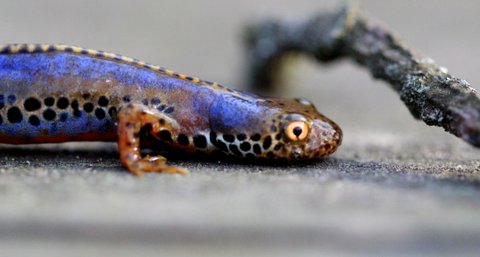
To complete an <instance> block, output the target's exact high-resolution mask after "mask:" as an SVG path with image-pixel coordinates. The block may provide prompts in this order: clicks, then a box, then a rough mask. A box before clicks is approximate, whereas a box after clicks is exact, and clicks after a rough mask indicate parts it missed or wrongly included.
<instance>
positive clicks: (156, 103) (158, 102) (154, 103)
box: [150, 97, 160, 105]
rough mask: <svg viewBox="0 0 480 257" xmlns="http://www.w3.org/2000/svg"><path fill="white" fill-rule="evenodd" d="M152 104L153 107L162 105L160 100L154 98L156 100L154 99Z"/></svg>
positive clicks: (151, 101)
mask: <svg viewBox="0 0 480 257" xmlns="http://www.w3.org/2000/svg"><path fill="white" fill-rule="evenodd" d="M150 103H151V104H152V105H159V104H160V99H158V98H156V97H154V98H152V100H150Z"/></svg>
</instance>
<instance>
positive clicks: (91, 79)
mask: <svg viewBox="0 0 480 257" xmlns="http://www.w3.org/2000/svg"><path fill="white" fill-rule="evenodd" d="M292 122H297V123H298V122H300V123H299V124H301V125H302V126H300V127H295V128H293V130H292V131H290V130H291V127H292V126H288V125H289V124H292ZM297 123H294V124H297ZM302 128H303V130H308V131H307V132H308V133H302V131H301V129H302ZM303 132H305V131H303ZM300 134H301V135H302V139H301V140H300V138H297V136H298V135H300ZM296 135H297V136H296ZM304 135H306V137H305V138H303V136H304ZM145 138H148V139H149V140H150V141H151V142H150V143H151V144H158V145H161V146H162V147H167V148H168V149H170V148H171V149H178V150H181V151H185V152H189V153H196V152H204V153H207V154H213V153H218V152H220V153H223V154H228V155H232V156H236V157H239V158H249V159H257V158H262V159H287V160H305V159H315V158H319V157H322V156H326V155H329V154H331V153H333V152H334V151H335V150H336V149H337V147H338V146H339V145H340V143H341V139H342V132H341V130H340V128H339V127H338V126H337V125H336V124H335V123H334V122H333V121H331V120H330V119H328V118H326V117H325V116H323V115H322V114H320V113H319V112H318V111H317V110H316V109H315V107H314V106H313V105H312V104H311V103H310V102H309V101H307V100H305V99H277V98H261V97H258V96H255V95H252V94H247V93H243V92H239V91H235V90H232V89H229V88H226V87H224V86H222V85H220V84H218V83H214V82H209V81H205V80H201V79H199V78H195V77H190V76H186V75H183V74H180V73H176V72H174V71H171V70H168V69H164V68H161V67H158V66H155V65H152V64H148V63H145V62H143V61H140V60H136V59H132V58H128V57H124V56H121V55H117V54H112V53H107V52H103V51H95V50H90V49H85V48H80V47H73V46H67V45H47V44H14V45H5V46H0V142H1V143H9V144H32V143H52V142H67V141H117V142H118V147H119V152H120V159H121V161H122V163H123V164H124V165H125V166H126V167H127V168H128V169H129V170H130V171H131V172H133V173H134V174H136V175H141V174H143V172H177V173H181V174H184V173H186V170H184V169H182V168H179V167H171V166H168V165H166V159H165V158H164V157H162V156H153V157H150V156H141V155H140V146H141V145H140V141H141V140H144V139H145ZM168 149H167V150H168Z"/></svg>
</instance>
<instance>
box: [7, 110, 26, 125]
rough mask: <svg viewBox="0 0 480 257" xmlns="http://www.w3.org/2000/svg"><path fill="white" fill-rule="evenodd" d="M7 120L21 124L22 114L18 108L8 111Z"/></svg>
mask: <svg viewBox="0 0 480 257" xmlns="http://www.w3.org/2000/svg"><path fill="white" fill-rule="evenodd" d="M7 119H8V121H9V122H10V123H19V122H21V121H22V119H23V115H22V112H21V111H20V109H18V107H16V106H14V107H11V108H10V109H8V112H7Z"/></svg>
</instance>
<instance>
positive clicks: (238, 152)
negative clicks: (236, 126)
mask: <svg viewBox="0 0 480 257" xmlns="http://www.w3.org/2000/svg"><path fill="white" fill-rule="evenodd" d="M228 148H229V149H230V151H231V152H232V153H233V154H235V155H239V156H241V155H242V153H241V152H240V150H238V147H237V146H236V145H233V144H232V145H230V146H229V147H228Z"/></svg>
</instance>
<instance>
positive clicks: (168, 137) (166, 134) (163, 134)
mask: <svg viewBox="0 0 480 257" xmlns="http://www.w3.org/2000/svg"><path fill="white" fill-rule="evenodd" d="M158 137H159V138H160V139H161V140H163V141H166V142H173V140H172V133H170V131H168V130H166V129H164V130H161V131H160V132H158Z"/></svg>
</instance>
